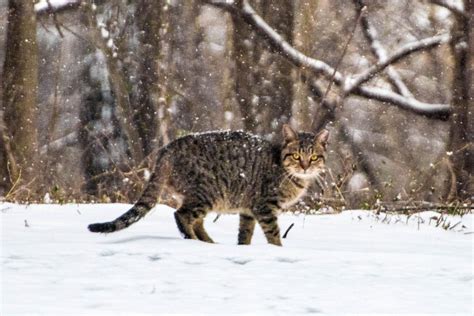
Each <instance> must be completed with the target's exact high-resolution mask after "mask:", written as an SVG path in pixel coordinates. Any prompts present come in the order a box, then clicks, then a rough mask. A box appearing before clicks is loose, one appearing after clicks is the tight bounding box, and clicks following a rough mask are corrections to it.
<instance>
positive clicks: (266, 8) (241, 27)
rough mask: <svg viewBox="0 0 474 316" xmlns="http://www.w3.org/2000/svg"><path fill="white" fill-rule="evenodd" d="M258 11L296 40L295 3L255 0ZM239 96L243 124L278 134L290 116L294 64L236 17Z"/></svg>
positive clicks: (251, 129)
mask: <svg viewBox="0 0 474 316" xmlns="http://www.w3.org/2000/svg"><path fill="white" fill-rule="evenodd" d="M256 2H257V3H256V7H257V10H258V11H260V12H261V14H262V16H263V17H264V18H265V20H266V21H268V23H269V24H270V25H271V26H272V27H273V28H274V29H275V30H277V31H278V32H279V34H281V35H282V36H283V38H284V39H285V40H286V41H288V42H289V43H291V42H292V39H293V24H294V3H293V2H292V1H286V0H278V1H270V0H261V1H256ZM234 49H235V62H236V97H237V101H238V102H239V105H240V108H241V112H242V118H243V120H244V127H245V129H247V130H250V131H253V132H257V133H259V134H266V135H272V133H273V132H275V131H278V132H277V133H276V134H275V136H277V137H278V136H279V135H280V133H279V130H280V128H281V125H282V124H284V123H286V122H288V121H289V119H290V117H291V106H292V100H293V80H292V79H293V78H292V76H291V72H292V65H291V64H290V63H288V62H287V61H286V60H285V58H284V57H282V56H280V55H279V53H277V52H275V51H270V50H268V48H267V45H266V43H262V42H261V41H260V40H259V38H258V37H257V35H256V34H255V32H254V31H253V30H252V28H251V27H250V26H249V25H248V24H247V23H245V22H244V21H242V20H241V19H239V18H234Z"/></svg>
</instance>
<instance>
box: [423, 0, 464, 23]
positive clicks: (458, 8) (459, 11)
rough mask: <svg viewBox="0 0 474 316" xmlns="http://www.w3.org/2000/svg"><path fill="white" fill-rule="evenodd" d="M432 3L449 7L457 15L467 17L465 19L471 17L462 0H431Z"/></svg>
mask: <svg viewBox="0 0 474 316" xmlns="http://www.w3.org/2000/svg"><path fill="white" fill-rule="evenodd" d="M431 3H433V4H436V5H439V6H440V7H443V8H445V9H448V10H449V11H451V12H452V13H454V14H455V15H457V16H460V17H462V18H465V19H467V18H469V16H468V14H467V13H466V12H465V10H464V8H463V3H462V1H460V2H457V3H456V2H453V1H446V0H431Z"/></svg>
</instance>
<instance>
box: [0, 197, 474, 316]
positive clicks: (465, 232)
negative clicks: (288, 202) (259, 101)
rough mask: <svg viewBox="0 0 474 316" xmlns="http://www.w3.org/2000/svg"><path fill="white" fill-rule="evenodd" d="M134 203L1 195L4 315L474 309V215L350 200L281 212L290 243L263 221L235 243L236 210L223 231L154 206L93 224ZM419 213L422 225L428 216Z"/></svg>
mask: <svg viewBox="0 0 474 316" xmlns="http://www.w3.org/2000/svg"><path fill="white" fill-rule="evenodd" d="M129 206H130V205H125V204H95V205H94V204H83V205H75V204H68V205H48V204H42V205H29V206H25V205H16V204H8V203H0V220H1V225H0V227H1V280H0V283H1V287H0V296H1V306H0V314H1V315H161V314H199V315H205V314H219V315H228V314H247V315H255V314H257V315H260V314H270V315H274V314H277V315H293V314H316V313H319V314H323V315H324V314H372V315H381V314H392V315H393V314H395V315H407V314H410V315H413V314H415V315H419V314H438V315H452V314H460V315H473V312H474V309H473V261H472V249H473V236H474V235H473V234H472V233H471V232H472V227H473V215H465V216H463V217H462V218H456V217H453V218H450V220H452V221H453V222H456V221H462V224H460V225H458V226H456V228H455V229H454V230H451V231H446V230H443V229H442V228H439V227H434V225H433V224H428V223H429V217H431V216H433V214H432V213H427V214H425V215H422V216H421V217H422V218H424V220H425V221H424V223H423V221H420V218H415V217H411V218H410V219H409V220H408V221H407V220H406V217H403V216H401V217H396V216H393V217H392V220H391V221H390V224H387V222H388V221H386V220H381V218H380V217H379V218H377V217H375V216H374V214H373V213H370V212H364V211H346V212H343V213H341V214H337V215H312V216H310V215H307V216H305V215H289V214H283V215H281V216H280V217H279V223H280V227H281V229H282V231H285V230H286V228H287V227H288V226H289V225H290V224H291V223H294V224H295V225H294V227H293V228H292V229H291V230H290V231H289V234H288V237H287V238H286V239H284V240H283V244H284V246H283V247H276V246H272V245H268V244H266V242H265V239H264V236H263V234H262V232H261V230H260V228H257V229H256V232H255V235H254V240H253V243H252V245H250V246H237V245H236V239H237V230H238V216H237V215H227V216H221V217H220V218H219V219H218V220H217V221H216V222H213V219H214V217H215V216H214V215H213V214H210V215H209V216H208V217H207V219H206V228H207V230H208V232H209V234H210V235H211V237H213V238H214V240H215V241H216V242H217V243H216V244H207V243H203V242H199V241H194V240H184V239H182V238H181V236H180V235H179V233H178V230H177V228H176V225H175V223H174V216H173V211H174V210H173V209H171V208H168V207H166V206H161V205H160V206H157V207H155V209H154V210H153V211H152V212H151V213H150V214H149V215H147V216H146V217H145V218H143V219H142V220H141V221H140V222H138V223H136V224H135V225H133V226H131V227H129V228H128V229H126V230H123V231H120V232H116V233H113V234H107V235H102V234H93V233H90V232H89V231H88V230H87V229H86V227H87V225H88V224H89V223H93V222H98V221H108V220H112V219H114V218H116V217H117V216H119V215H121V214H122V213H124V212H125V211H126V210H127V209H128V208H129ZM420 223H421V224H420Z"/></svg>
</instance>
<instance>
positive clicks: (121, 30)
mask: <svg viewBox="0 0 474 316" xmlns="http://www.w3.org/2000/svg"><path fill="white" fill-rule="evenodd" d="M473 2H474V1H472V0H462V1H461V0H457V1H448V0H444V1H443V0H430V1H428V0H417V1H388V0H385V1H382V0H377V1H363V0H353V1H350V0H331V1H330V0H295V1H290V0H251V1H245V0H244V1H242V0H235V1H218V0H187V1H179V0H134V1H132V0H128V1H125V0H110V1H92V0H87V1H74V0H42V1H21V0H0V78H1V79H0V82H1V85H0V95H1V96H2V97H1V98H0V199H2V200H8V201H22V202H59V203H65V202H86V201H96V202H114V201H121V202H133V201H134V200H136V199H137V197H138V196H139V194H140V192H141V191H142V189H143V187H144V185H146V180H147V179H148V177H149V175H150V171H151V170H152V168H153V161H154V159H153V158H154V156H155V155H156V152H157V149H158V148H160V146H163V145H165V144H166V143H168V142H170V141H171V140H173V139H175V138H177V137H180V136H183V135H186V134H189V133H195V132H202V131H208V130H221V129H243V130H246V131H250V132H252V133H255V134H259V135H262V137H265V138H268V139H271V140H273V141H276V142H277V141H279V137H280V131H281V126H282V124H284V123H290V124H291V125H292V126H293V127H294V128H296V129H299V130H304V131H313V132H316V131H318V130H320V129H322V128H323V127H325V128H327V129H329V130H330V132H331V136H330V143H329V148H328V159H327V165H328V170H327V172H326V175H325V178H324V179H322V180H321V181H316V182H315V183H314V186H313V189H312V190H311V193H310V195H309V196H308V197H307V198H306V200H305V201H304V203H302V204H299V205H297V206H295V208H296V209H299V210H301V209H304V210H308V209H319V208H321V207H328V208H329V209H335V210H339V209H342V208H388V209H390V208H394V209H404V210H409V209H412V208H419V207H427V206H429V207H439V208H449V209H454V210H457V209H462V208H470V207H471V205H472V200H473V192H474V182H473V173H474V172H473V171H474V146H473V135H474V120H473V114H472V112H473V109H474V80H473V71H472V69H473V66H474V58H473V56H474V39H473V33H474V32H473V31H472V30H473V29H474V24H473V23H474V22H473V21H474V18H473V16H474V4H473Z"/></svg>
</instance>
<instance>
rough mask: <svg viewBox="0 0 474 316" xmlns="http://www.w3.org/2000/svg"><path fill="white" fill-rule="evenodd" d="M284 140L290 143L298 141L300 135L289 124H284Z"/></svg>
mask: <svg viewBox="0 0 474 316" xmlns="http://www.w3.org/2000/svg"><path fill="white" fill-rule="evenodd" d="M282 131H283V139H284V140H285V143H289V142H292V141H295V140H297V139H298V134H296V132H295V131H294V130H293V129H292V128H291V126H290V125H288V124H283V130H282Z"/></svg>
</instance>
